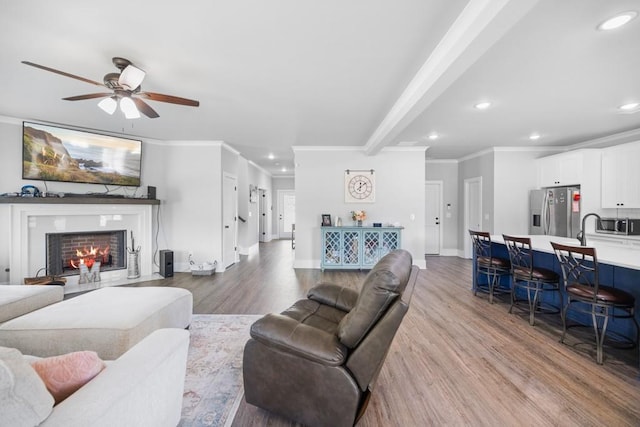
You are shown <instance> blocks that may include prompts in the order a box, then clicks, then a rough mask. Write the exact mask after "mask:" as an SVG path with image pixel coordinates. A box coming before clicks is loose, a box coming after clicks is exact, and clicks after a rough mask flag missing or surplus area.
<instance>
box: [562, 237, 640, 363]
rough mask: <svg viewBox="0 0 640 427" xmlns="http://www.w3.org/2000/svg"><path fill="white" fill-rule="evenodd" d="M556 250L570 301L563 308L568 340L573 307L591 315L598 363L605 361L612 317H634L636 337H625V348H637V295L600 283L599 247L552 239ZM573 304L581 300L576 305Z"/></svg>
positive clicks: (564, 327) (623, 343)
mask: <svg viewBox="0 0 640 427" xmlns="http://www.w3.org/2000/svg"><path fill="white" fill-rule="evenodd" d="M551 246H552V247H553V251H554V252H555V254H556V257H557V258H558V261H560V266H561V267H562V276H563V279H564V288H565V291H566V293H567V302H566V304H565V306H564V307H563V309H562V337H561V338H560V342H564V337H565V335H566V333H567V328H568V327H571V326H581V325H580V324H574V325H570V326H567V311H568V309H569V308H573V309H574V310H575V311H577V312H579V313H584V314H587V315H590V316H591V322H592V325H593V330H594V332H595V336H596V362H597V363H598V364H599V365H602V363H603V355H602V347H603V344H604V338H605V335H606V333H607V324H608V322H609V319H610V318H611V319H631V320H632V321H633V323H634V325H635V328H636V337H635V340H633V339H630V338H627V337H623V338H622V339H621V341H620V344H622V347H624V348H635V347H636V346H637V345H638V339H639V338H640V328H638V321H637V320H636V318H635V304H636V300H635V298H634V296H633V295H631V294H630V293H628V292H626V291H623V290H621V289H616V288H613V287H611V286H604V285H601V284H600V280H599V275H598V257H597V255H596V249H595V248H593V247H586V246H567V245H562V244H560V243H554V242H551ZM573 303H578V304H574V305H572V304H573Z"/></svg>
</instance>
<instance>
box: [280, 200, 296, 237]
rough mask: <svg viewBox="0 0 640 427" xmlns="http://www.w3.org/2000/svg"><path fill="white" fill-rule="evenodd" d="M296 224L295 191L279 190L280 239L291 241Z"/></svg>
mask: <svg viewBox="0 0 640 427" xmlns="http://www.w3.org/2000/svg"><path fill="white" fill-rule="evenodd" d="M295 223H296V192H295V190H278V238H279V239H291V238H292V237H293V233H292V231H293V224H295Z"/></svg>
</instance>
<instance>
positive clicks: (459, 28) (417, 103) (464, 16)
mask: <svg viewBox="0 0 640 427" xmlns="http://www.w3.org/2000/svg"><path fill="white" fill-rule="evenodd" d="M538 1H539V0H470V1H469V3H468V4H467V6H466V7H465V8H464V9H463V11H462V13H461V14H460V15H459V16H458V18H457V19H456V20H455V22H454V23H453V25H452V26H451V28H449V30H448V31H447V33H446V34H445V35H444V37H443V38H442V40H440V43H438V45H437V46H436V48H435V49H434V50H433V52H432V53H431V55H430V56H429V57H428V58H427V60H426V61H425V63H424V64H423V65H422V67H421V68H420V70H419V71H418V73H417V74H416V75H415V76H414V78H413V79H412V80H411V82H410V83H409V85H407V87H406V88H405V90H404V91H403V92H402V94H401V95H400V97H399V98H398V100H397V101H396V102H395V104H394V105H393V107H391V110H389V112H388V113H387V115H386V116H385V118H384V119H383V120H382V122H381V123H380V125H379V126H378V128H377V129H376V130H375V131H374V132H373V134H372V135H371V137H370V138H369V140H368V141H367V143H366V144H365V152H366V153H367V154H369V155H374V154H376V153H378V152H379V151H380V150H381V149H382V148H383V147H385V146H387V145H389V144H390V143H392V142H393V140H394V138H395V137H396V136H397V135H398V134H399V133H400V132H401V131H402V130H403V129H404V128H406V127H407V126H408V125H409V124H410V123H411V122H412V121H413V120H414V119H415V118H416V117H417V116H418V115H419V114H421V113H422V112H423V111H424V110H426V108H427V107H428V106H429V105H430V104H431V103H432V102H433V101H434V100H435V99H437V98H438V97H439V96H440V95H441V94H442V93H443V92H444V91H445V90H446V89H447V88H448V87H449V86H450V85H451V84H452V83H453V82H454V81H455V80H456V79H458V77H460V76H461V75H462V74H463V73H464V72H465V71H466V70H467V69H468V68H469V67H470V66H471V65H472V64H473V63H474V62H475V61H476V60H477V59H478V58H480V57H481V56H482V55H483V54H484V53H485V52H486V51H487V50H488V49H489V48H490V47H491V46H492V45H493V44H494V43H495V42H496V41H498V40H499V39H500V38H502V37H503V36H504V35H505V34H506V33H507V32H508V31H509V30H510V29H511V27H513V25H514V24H516V23H517V22H518V21H519V20H520V19H521V18H522V17H524V16H525V15H526V14H527V13H528V12H529V11H530V10H531V8H532V7H533V6H534V5H535V4H536V3H537V2H538Z"/></svg>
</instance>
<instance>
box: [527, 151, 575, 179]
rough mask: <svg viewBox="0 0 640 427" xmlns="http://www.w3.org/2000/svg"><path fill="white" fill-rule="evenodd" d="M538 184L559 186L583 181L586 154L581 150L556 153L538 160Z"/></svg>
mask: <svg viewBox="0 0 640 427" xmlns="http://www.w3.org/2000/svg"><path fill="white" fill-rule="evenodd" d="M536 165H537V169H538V186H540V187H557V186H565V185H578V184H581V183H582V177H583V169H584V167H583V166H584V156H583V153H582V152H581V151H572V152H569V153H562V154H556V155H553V156H548V157H542V158H540V159H537V160H536Z"/></svg>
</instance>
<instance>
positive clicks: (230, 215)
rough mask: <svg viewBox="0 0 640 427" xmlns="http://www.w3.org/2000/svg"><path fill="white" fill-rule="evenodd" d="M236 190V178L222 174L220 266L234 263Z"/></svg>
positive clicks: (235, 254) (236, 234) (235, 249)
mask: <svg viewBox="0 0 640 427" xmlns="http://www.w3.org/2000/svg"><path fill="white" fill-rule="evenodd" d="M237 213H238V189H237V185H236V177H235V176H233V175H228V174H224V177H223V185H222V266H223V267H224V268H225V269H226V268H227V267H229V266H230V265H233V264H234V263H235V262H236V258H237V254H238V249H237V244H236V241H237V238H238V221H237V216H238V215H237Z"/></svg>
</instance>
